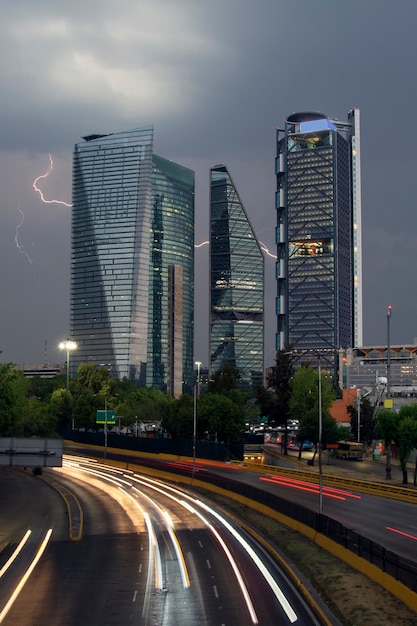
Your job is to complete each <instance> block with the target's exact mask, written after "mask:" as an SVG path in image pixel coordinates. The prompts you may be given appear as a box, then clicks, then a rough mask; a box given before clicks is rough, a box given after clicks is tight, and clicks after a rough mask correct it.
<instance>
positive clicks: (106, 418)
mask: <svg viewBox="0 0 417 626" xmlns="http://www.w3.org/2000/svg"><path fill="white" fill-rule="evenodd" d="M115 423H116V411H113V410H110V409H107V411H96V424H115Z"/></svg>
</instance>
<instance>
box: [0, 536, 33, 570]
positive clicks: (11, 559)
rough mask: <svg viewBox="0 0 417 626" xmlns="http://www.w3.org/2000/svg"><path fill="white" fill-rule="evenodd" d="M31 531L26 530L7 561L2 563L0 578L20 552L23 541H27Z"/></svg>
mask: <svg viewBox="0 0 417 626" xmlns="http://www.w3.org/2000/svg"><path fill="white" fill-rule="evenodd" d="M31 533H32V531H31V530H27V531H26V533H25V534H24V536H23V539H22V540H21V541H20V543H19V545H18V546H17V548H16V550H15V551H14V552H13V554H12V556H11V557H10V558H9V559H8V561H7V563H5V564H4V565H3V567H2V568H1V570H0V578H1V577H2V576H3V574H4V573H5V572H7V570H8V569H9V567H10V565H11V564H12V563H13V561H14V560H15V559H16V558H17V557H18V556H19V554H20V552H21V551H22V550H23V546H24V545H25V543H26V542H27V540H28V539H29V537H30V535H31Z"/></svg>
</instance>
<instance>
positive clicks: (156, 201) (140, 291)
mask: <svg viewBox="0 0 417 626" xmlns="http://www.w3.org/2000/svg"><path fill="white" fill-rule="evenodd" d="M193 281H194V172H193V171H191V170H189V169H188V168H185V167H182V166H181V165H177V164H176V163H173V162H171V161H168V160H166V159H163V158H162V157H158V156H156V155H154V154H153V129H152V127H147V128H142V129H134V130H130V131H126V132H122V133H115V134H110V135H91V136H88V137H84V141H83V142H81V143H78V144H76V146H75V150H74V160H73V209H72V259H71V303H70V306H71V312H70V332H71V338H72V339H74V340H75V341H76V342H77V345H78V347H77V350H76V351H74V353H73V354H72V355H71V368H72V369H73V370H74V371H75V369H76V368H77V367H78V365H79V364H80V363H94V364H95V365H97V366H103V367H106V368H108V369H109V371H110V373H111V375H112V376H113V377H114V378H117V379H121V378H123V377H126V378H128V379H130V380H132V381H133V382H135V383H137V384H139V385H142V386H144V385H146V386H149V387H155V388H159V389H164V390H165V389H166V390H167V391H168V392H169V393H172V394H174V395H176V396H178V395H180V394H181V393H182V391H183V390H184V389H189V388H192V384H193V365H192V364H193V327H194V324H193V303H194V284H193ZM174 353H175V354H174Z"/></svg>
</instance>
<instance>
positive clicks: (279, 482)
mask: <svg viewBox="0 0 417 626" xmlns="http://www.w3.org/2000/svg"><path fill="white" fill-rule="evenodd" d="M129 460H130V461H131V462H134V457H130V459H129ZM140 463H142V464H145V465H146V464H150V465H153V466H155V467H158V468H160V469H163V468H164V467H165V468H167V469H168V470H169V471H172V472H180V473H182V474H185V475H189V476H190V477H191V475H192V461H189V462H187V461H186V462H184V461H169V462H167V461H162V460H160V461H155V460H151V459H149V458H143V459H140ZM324 471H326V470H324ZM210 475H213V476H216V477H219V478H220V479H222V480H223V481H224V488H226V489H229V490H230V489H231V490H233V486H232V485H231V483H230V480H233V481H239V482H243V483H245V484H246V485H253V486H254V487H257V488H259V489H262V490H264V491H267V492H269V493H273V494H275V495H277V496H279V497H281V498H283V499H284V500H285V501H289V502H295V503H297V504H302V505H303V506H304V507H306V508H308V509H310V510H311V511H315V512H318V511H319V497H320V496H319V486H318V485H317V484H316V485H315V484H313V483H310V482H303V481H302V480H299V479H297V477H296V471H294V476H293V477H291V478H287V477H282V476H279V475H276V474H272V473H269V474H268V472H267V471H266V472H265V473H261V472H251V471H247V470H245V469H243V468H241V467H240V466H239V465H234V464H226V463H220V462H213V461H202V460H201V459H198V460H197V463H196V466H195V477H196V478H198V479H201V480H205V479H206V478H209V477H210ZM220 484H221V483H220ZM322 512H323V514H324V515H327V516H328V517H331V518H332V519H335V520H336V521H338V522H340V523H341V524H343V525H344V526H345V527H346V528H349V529H350V530H353V531H355V532H357V533H359V534H361V535H362V536H364V537H366V538H368V539H371V540H373V541H375V542H377V543H379V544H380V545H382V546H383V547H385V548H386V549H387V550H390V551H392V552H394V553H395V554H398V555H399V556H403V557H405V558H407V559H410V560H412V561H414V562H416V563H417V505H416V504H410V503H406V502H401V501H399V500H390V499H388V498H385V497H378V496H374V495H367V494H363V493H357V492H354V491H352V490H350V489H342V488H339V489H338V488H335V487H326V485H323V490H322ZM281 513H283V514H285V513H286V511H285V506H284V507H283V510H281Z"/></svg>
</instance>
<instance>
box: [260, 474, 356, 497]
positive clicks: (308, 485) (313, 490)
mask: <svg viewBox="0 0 417 626" xmlns="http://www.w3.org/2000/svg"><path fill="white" fill-rule="evenodd" d="M259 480H262V481H264V482H266V483H273V484H274V485H282V486H283V487H290V488H291V489H299V490H300V491H307V492H308V493H319V492H320V490H319V486H318V485H314V484H313V483H306V484H305V485H302V484H300V485H297V484H294V485H291V484H289V483H288V482H281V481H279V480H275V479H272V478H263V477H261V478H260V479H259ZM323 495H324V496H327V497H328V498H333V499H334V500H346V498H345V497H344V496H336V495H335V494H333V493H327V492H326V491H325V490H324V491H323Z"/></svg>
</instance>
